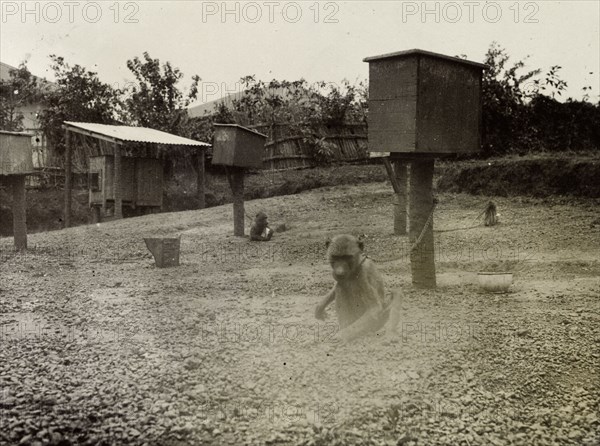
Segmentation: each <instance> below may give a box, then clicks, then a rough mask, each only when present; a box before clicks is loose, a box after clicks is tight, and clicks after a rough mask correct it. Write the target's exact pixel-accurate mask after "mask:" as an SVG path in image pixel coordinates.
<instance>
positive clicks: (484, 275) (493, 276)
mask: <svg viewBox="0 0 600 446" xmlns="http://www.w3.org/2000/svg"><path fill="white" fill-rule="evenodd" d="M477 278H478V280H479V285H480V286H481V288H483V289H484V290H485V291H488V292H490V293H506V292H507V291H508V288H509V287H510V285H511V284H512V282H513V273H508V272H500V273H490V272H481V273H478V274H477Z"/></svg>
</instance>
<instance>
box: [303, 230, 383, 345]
mask: <svg viewBox="0 0 600 446" xmlns="http://www.w3.org/2000/svg"><path fill="white" fill-rule="evenodd" d="M327 258H328V259H329V262H330V264H331V268H332V270H333V271H332V273H333V278H334V279H335V281H336V283H335V285H334V287H333V289H332V290H331V291H330V292H329V293H327V295H326V296H325V298H324V299H323V300H322V302H320V303H319V304H318V305H317V308H316V309H315V317H316V318H317V319H320V320H323V319H325V309H326V308H327V306H328V305H329V304H330V303H332V302H333V301H334V300H335V308H336V312H337V316H338V321H339V325H340V337H341V339H342V340H343V341H345V342H347V341H350V340H352V339H355V338H357V337H359V336H361V335H363V334H365V333H367V332H370V331H377V330H379V329H380V328H381V327H383V325H384V324H385V323H386V321H387V318H388V316H389V310H390V307H389V304H388V305H386V302H385V289H384V284H383V278H382V277H381V275H380V274H379V272H378V271H377V268H376V267H375V263H374V262H373V261H372V260H371V259H369V258H367V256H366V255H365V254H364V253H363V243H362V241H360V240H357V239H356V237H353V236H351V235H345V234H343V235H336V236H335V237H333V239H331V240H330V241H329V240H328V241H327Z"/></svg>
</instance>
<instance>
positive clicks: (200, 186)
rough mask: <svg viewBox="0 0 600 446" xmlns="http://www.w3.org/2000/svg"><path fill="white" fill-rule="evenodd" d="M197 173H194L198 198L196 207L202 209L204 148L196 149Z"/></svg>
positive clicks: (203, 198) (203, 206) (203, 199)
mask: <svg viewBox="0 0 600 446" xmlns="http://www.w3.org/2000/svg"><path fill="white" fill-rule="evenodd" d="M196 157H197V171H196V195H197V197H198V207H199V208H200V209H204V208H205V207H206V201H205V200H206V199H205V197H206V192H205V180H204V170H205V168H204V147H198V152H197V154H196Z"/></svg>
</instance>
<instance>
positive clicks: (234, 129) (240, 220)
mask: <svg viewBox="0 0 600 446" xmlns="http://www.w3.org/2000/svg"><path fill="white" fill-rule="evenodd" d="M266 140H267V137H266V135H263V134H262V133H258V132H255V131H254V130H250V129H247V128H246V127H242V126H240V125H237V124H215V135H214V141H213V159H212V163H213V164H223V165H225V166H226V171H227V179H228V180H229V184H230V186H231V192H232V195H233V235H235V236H238V237H243V236H244V215H245V212H244V169H247V168H254V169H260V168H262V166H263V155H264V151H265V142H266Z"/></svg>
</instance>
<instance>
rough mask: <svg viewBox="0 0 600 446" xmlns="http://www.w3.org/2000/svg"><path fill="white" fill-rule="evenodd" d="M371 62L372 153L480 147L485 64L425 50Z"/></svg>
mask: <svg viewBox="0 0 600 446" xmlns="http://www.w3.org/2000/svg"><path fill="white" fill-rule="evenodd" d="M363 60H364V61H365V62H368V63H369V117H368V124H369V151H372V152H391V153H416V154H421V153H425V154H432V155H435V154H440V155H442V154H449V153H469V152H475V151H479V148H480V134H481V131H480V130H481V79H482V71H483V69H484V68H485V65H484V64H480V63H477V62H472V61H469V60H465V59H460V58H457V57H451V56H446V55H444V54H438V53H433V52H430V51H424V50H419V49H413V50H407V51H399V52H395V53H389V54H383V55H380V56H373V57H367V58H365V59H363Z"/></svg>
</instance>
